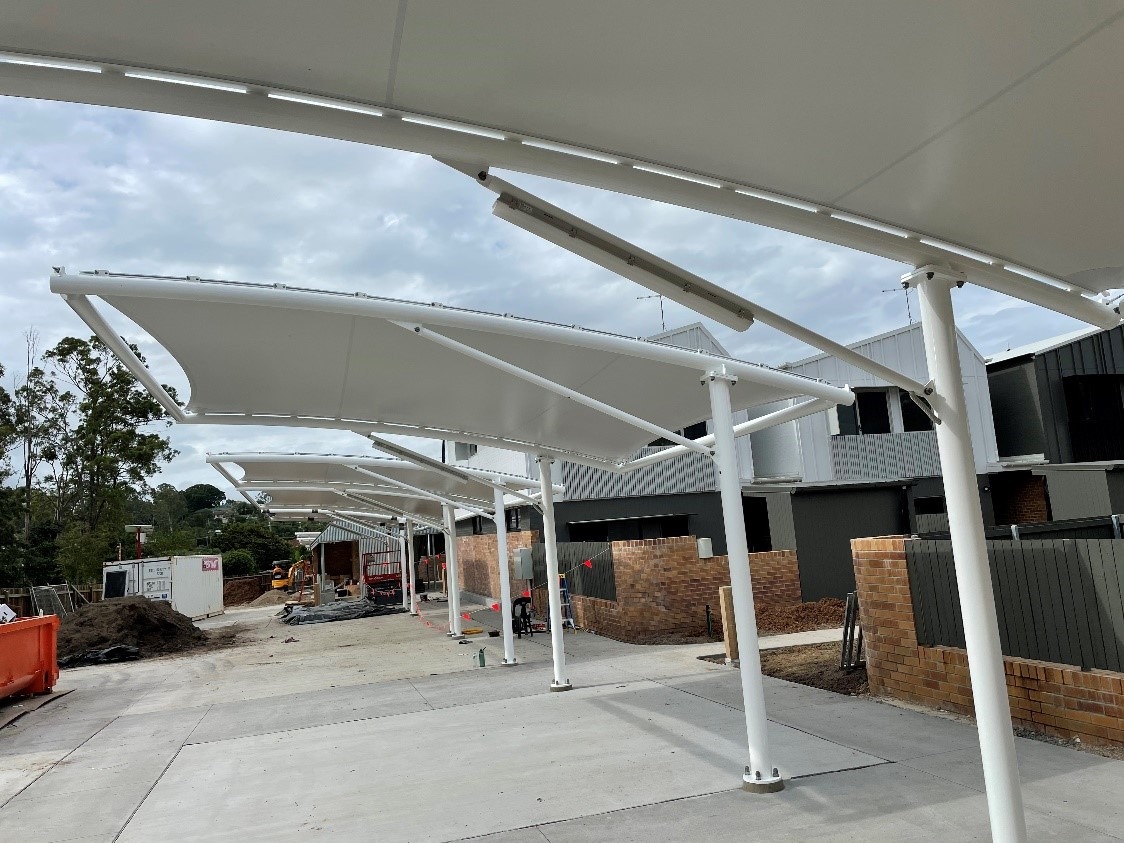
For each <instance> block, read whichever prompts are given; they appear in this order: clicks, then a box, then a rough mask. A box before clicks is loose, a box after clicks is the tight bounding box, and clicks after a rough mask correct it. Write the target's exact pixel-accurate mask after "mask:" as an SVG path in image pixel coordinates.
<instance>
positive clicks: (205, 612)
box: [102, 556, 223, 620]
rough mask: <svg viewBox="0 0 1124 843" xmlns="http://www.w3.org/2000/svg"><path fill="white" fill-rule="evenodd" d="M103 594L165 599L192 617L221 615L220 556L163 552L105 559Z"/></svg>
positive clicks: (106, 595)
mask: <svg viewBox="0 0 1124 843" xmlns="http://www.w3.org/2000/svg"><path fill="white" fill-rule="evenodd" d="M102 589H103V597H104V598H105V599H109V598H111V597H129V596H132V595H139V596H141V597H147V598H149V599H150V600H167V601H168V602H169V603H171V604H172V608H173V609H175V610H176V611H177V612H179V613H181V614H184V615H187V616H188V617H189V618H191V619H192V620H199V619H201V618H209V617H211V616H212V615H221V614H222V612H223V605H222V557H221V556H170V557H169V556H163V557H157V558H152V559H132V560H128V561H125V562H107V563H106V564H105V565H104V567H103V569H102Z"/></svg>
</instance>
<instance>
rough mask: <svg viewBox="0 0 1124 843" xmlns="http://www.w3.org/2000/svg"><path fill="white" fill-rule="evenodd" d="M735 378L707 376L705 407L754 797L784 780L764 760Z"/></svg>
mask: <svg viewBox="0 0 1124 843" xmlns="http://www.w3.org/2000/svg"><path fill="white" fill-rule="evenodd" d="M734 381H736V378H734V377H731V376H730V375H727V374H726V373H725V372H724V371H722V372H709V373H707V376H706V379H705V381H704V382H705V383H707V385H708V387H709V389H710V408H711V414H712V416H713V419H714V452H715V454H714V456H715V460H716V461H717V463H718V488H719V491H720V493H721V496H722V521H723V523H724V524H725V528H726V554H727V559H728V560H729V565H730V591H731V595H732V596H733V598H734V622H735V626H736V627H737V636H738V653H739V658H740V661H741V670H740V673H741V680H742V703H743V705H744V707H745V730H746V735H747V737H748V739H749V763H748V764H747V765H746V766H745V772H744V774H743V775H742V787H744V788H745V789H746V790H749V791H752V792H755V793H772V792H774V791H778V790H782V789H783V788H784V780H783V779H782V778H781V777H780V774H779V772H778V771H777V768H776V767H774V766H773V763H772V760H771V759H770V756H769V724H768V721H767V720H766V718H765V688H764V683H763V682H762V681H761V650H760V647H759V645H758V642H757V616H756V615H755V614H754V608H753V583H752V581H751V579H750V575H749V544H748V542H747V541H746V537H745V512H744V511H743V509H742V484H741V476H740V473H739V472H738V453H737V450H736V446H735V444H734V421H733V412H732V410H731V409H730V384H731V383H732V382H734Z"/></svg>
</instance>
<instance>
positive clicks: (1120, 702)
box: [851, 537, 1124, 745]
mask: <svg viewBox="0 0 1124 843" xmlns="http://www.w3.org/2000/svg"><path fill="white" fill-rule="evenodd" d="M905 541H906V540H905V539H904V538H901V537H893V538H877V539H854V540H853V541H852V542H851V550H852V553H853V555H854V560H855V582H856V588H857V591H858V596H859V616H860V620H861V622H862V628H863V642H864V646H865V647H866V664H867V667H866V670H867V676H868V678H869V680H870V690H871V693H873V694H879V695H882V696H888V697H894V698H896V699H901V700H906V701H908V702H914V703H920V704H922V705H928V706H932V707H934V708H943V709H946V710H949V711H955V712H959V713H961V714H971V713H972V689H971V683H970V679H969V675H968V658H967V654H966V653H965V652H964V650H962V649H959V648H956V647H925V646H921V645H919V644H918V643H917V633H916V627H915V626H914V620H913V602H912V597H911V594H910V588H909V570H908V568H907V567H906V558H905ZM1003 664H1004V668H1005V671H1006V675H1007V695H1008V699H1009V700H1010V703H1011V718H1012V720H1013V721H1014V723H1015V724H1017V725H1019V726H1022V727H1024V728H1027V729H1031V730H1033V731H1038V732H1044V733H1046V734H1051V735H1057V736H1059V737H1063V738H1073V737H1080V738H1081V739H1082V740H1083V741H1086V742H1087V743H1094V744H1098V743H1099V744H1112V745H1124V674H1120V673H1114V672H1111V671H1106V670H1084V671H1083V670H1081V668H1080V667H1075V666H1073V665H1064V664H1054V663H1050V662H1042V661H1035V660H1032V659H1022V658H1012V657H1009V656H1005V657H1004V659H1003Z"/></svg>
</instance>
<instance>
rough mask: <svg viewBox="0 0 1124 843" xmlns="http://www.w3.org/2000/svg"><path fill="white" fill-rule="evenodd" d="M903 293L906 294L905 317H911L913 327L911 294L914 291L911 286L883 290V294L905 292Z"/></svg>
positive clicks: (904, 285) (910, 322)
mask: <svg viewBox="0 0 1124 843" xmlns="http://www.w3.org/2000/svg"><path fill="white" fill-rule="evenodd" d="M903 291H904V292H905V315H906V316H907V317H909V324H910V325H912V324H913V307H912V306H911V305H910V301H909V294H910V293H912V292H913V290H912V289H911V288H910V287H909V285H907V284H902V286H901V289H897V290H893V289H892V290H882V291H881V292H883V293H899V292H903Z"/></svg>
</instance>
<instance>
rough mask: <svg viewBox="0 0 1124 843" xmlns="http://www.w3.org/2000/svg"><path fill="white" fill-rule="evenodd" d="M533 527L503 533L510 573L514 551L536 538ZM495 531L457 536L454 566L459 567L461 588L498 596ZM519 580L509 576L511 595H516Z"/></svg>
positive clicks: (520, 587)
mask: <svg viewBox="0 0 1124 843" xmlns="http://www.w3.org/2000/svg"><path fill="white" fill-rule="evenodd" d="M538 538H539V534H538V531H537V530H523V531H520V532H517V533H508V534H507V555H508V571H510V572H511V573H512V574H514V568H515V563H514V561H513V560H514V557H515V551H516V550H518V549H519V548H521V547H530V546H531V545H532V544H534V543H535V542H536V541H538ZM496 553H497V548H496V534H495V533H492V534H490V535H489V534H485V535H480V536H458V537H457V568H458V570H459V577H460V584H461V591H468V592H471V593H472V594H478V595H480V596H481V597H489V598H491V599H493V600H499V598H500V573H499V565H497V564H496ZM522 590H523V584H522V583H520V582H516V581H515V580H512V584H511V591H512V597H518V596H519V594H520V593H521V592H522Z"/></svg>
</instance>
